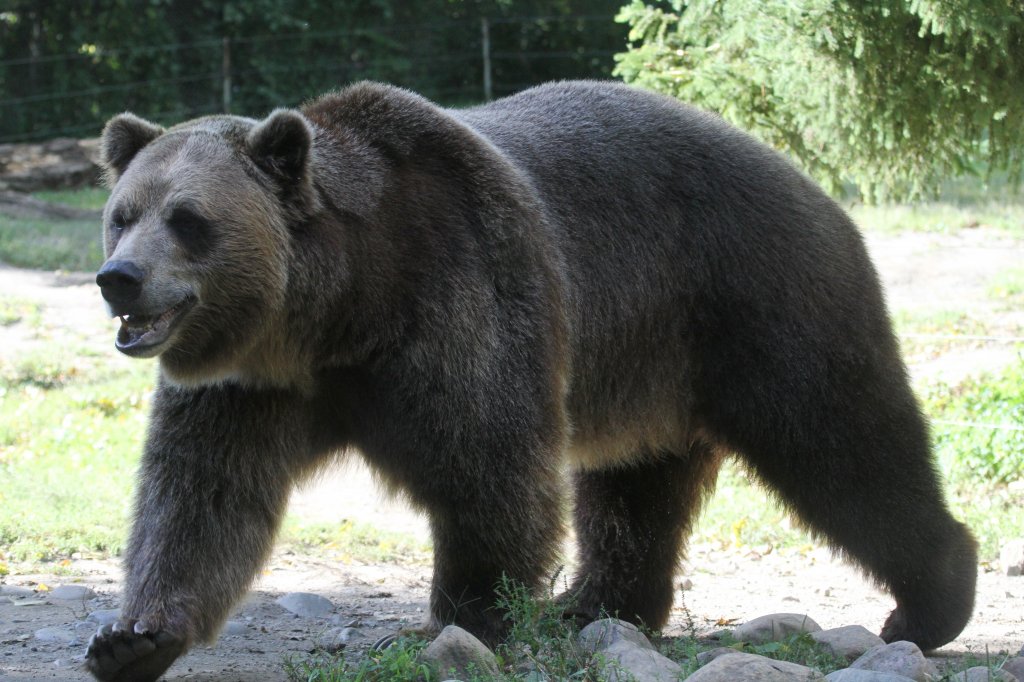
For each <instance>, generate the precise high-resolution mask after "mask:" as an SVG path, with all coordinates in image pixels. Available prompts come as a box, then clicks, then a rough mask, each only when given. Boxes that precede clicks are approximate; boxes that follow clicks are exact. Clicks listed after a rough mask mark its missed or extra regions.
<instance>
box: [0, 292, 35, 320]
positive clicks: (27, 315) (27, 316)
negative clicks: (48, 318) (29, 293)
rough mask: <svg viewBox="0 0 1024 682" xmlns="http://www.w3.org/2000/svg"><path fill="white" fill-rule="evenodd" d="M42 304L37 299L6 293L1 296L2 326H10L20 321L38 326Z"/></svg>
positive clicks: (0, 318)
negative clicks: (27, 298)
mask: <svg viewBox="0 0 1024 682" xmlns="http://www.w3.org/2000/svg"><path fill="white" fill-rule="evenodd" d="M41 314H42V306H40V305H39V304H38V303H36V302H35V301H29V300H26V299H24V298H19V297H15V296H7V295H4V297H3V298H0V327H9V326H11V325H14V324H18V323H19V322H24V323H25V324H28V325H31V326H33V327H35V326H38V325H39V322H40V315H41Z"/></svg>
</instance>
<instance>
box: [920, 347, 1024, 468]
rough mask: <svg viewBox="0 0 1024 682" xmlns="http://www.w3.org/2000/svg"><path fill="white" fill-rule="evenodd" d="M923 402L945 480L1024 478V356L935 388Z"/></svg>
mask: <svg viewBox="0 0 1024 682" xmlns="http://www.w3.org/2000/svg"><path fill="white" fill-rule="evenodd" d="M924 399H925V406H926V411H927V412H928V414H929V415H931V417H932V420H933V422H934V427H935V448H936V453H937V455H938V458H939V461H940V463H941V464H942V466H943V468H944V470H945V473H946V475H947V477H948V478H950V479H951V480H952V481H954V482H957V483H967V484H1005V483H1010V482H1012V481H1015V480H1018V479H1020V478H1022V477H1024V356H1022V357H1021V358H1020V359H1018V361H1017V362H1015V363H1012V364H1010V365H1009V366H1007V367H1005V368H1004V369H1003V370H1002V371H1000V372H997V373H994V374H987V375H984V376H981V377H978V378H968V379H967V380H965V381H964V382H963V383H961V384H959V385H957V386H949V385H947V384H936V385H933V386H931V387H929V388H928V389H927V392H926V395H925V398H924Z"/></svg>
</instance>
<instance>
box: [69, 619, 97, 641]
mask: <svg viewBox="0 0 1024 682" xmlns="http://www.w3.org/2000/svg"><path fill="white" fill-rule="evenodd" d="M74 631H75V636H76V637H78V639H80V640H83V641H88V639H89V638H90V637H92V635H93V633H94V632H96V624H95V623H90V622H89V621H87V620H80V621H78V622H77V623H75V625H74Z"/></svg>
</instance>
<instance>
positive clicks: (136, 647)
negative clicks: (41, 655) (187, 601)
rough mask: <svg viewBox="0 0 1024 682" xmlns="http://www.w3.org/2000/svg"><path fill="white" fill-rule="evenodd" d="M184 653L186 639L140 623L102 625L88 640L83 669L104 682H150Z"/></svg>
mask: <svg viewBox="0 0 1024 682" xmlns="http://www.w3.org/2000/svg"><path fill="white" fill-rule="evenodd" d="M184 650H185V640H184V638H182V637H179V636H177V635H173V634H171V633H169V632H166V631H163V630H158V631H156V632H151V631H150V630H149V628H148V627H147V626H146V625H145V623H144V622H143V621H121V622H118V623H117V624H115V625H113V626H111V625H104V626H103V627H101V628H100V629H99V630H97V631H96V634H95V635H93V636H92V638H91V639H90V640H89V649H88V651H87V652H86V654H85V667H86V668H87V669H88V670H89V672H91V673H92V674H93V675H94V676H95V677H96V679H98V680H102V681H103V682H129V681H131V682H151V681H155V680H156V679H158V678H159V677H160V676H161V675H163V673H164V671H165V670H167V668H169V667H170V666H171V663H174V659H176V658H177V657H178V656H180V655H181V653H182V652H183V651H184Z"/></svg>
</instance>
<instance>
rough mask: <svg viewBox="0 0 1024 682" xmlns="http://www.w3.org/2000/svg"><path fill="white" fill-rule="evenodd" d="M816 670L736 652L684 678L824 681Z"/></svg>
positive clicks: (712, 681)
mask: <svg viewBox="0 0 1024 682" xmlns="http://www.w3.org/2000/svg"><path fill="white" fill-rule="evenodd" d="M824 679H825V677H824V676H823V675H822V674H821V673H819V672H818V671H817V670H812V669H811V668H808V667H806V666H802V665H797V664H796V663H787V662H786V661H775V660H772V659H770V658H765V657H764V656H755V655H754V654H744V653H736V654H735V655H730V656H719V657H718V658H716V659H715V660H713V661H711V662H710V663H708V664H707V665H706V666H704V667H703V668H701V669H700V670H698V671H697V672H695V673H693V674H692V675H690V676H689V677H687V678H686V682H724V681H725V680H728V682H803V681H806V682H811V681H813V680H824Z"/></svg>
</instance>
